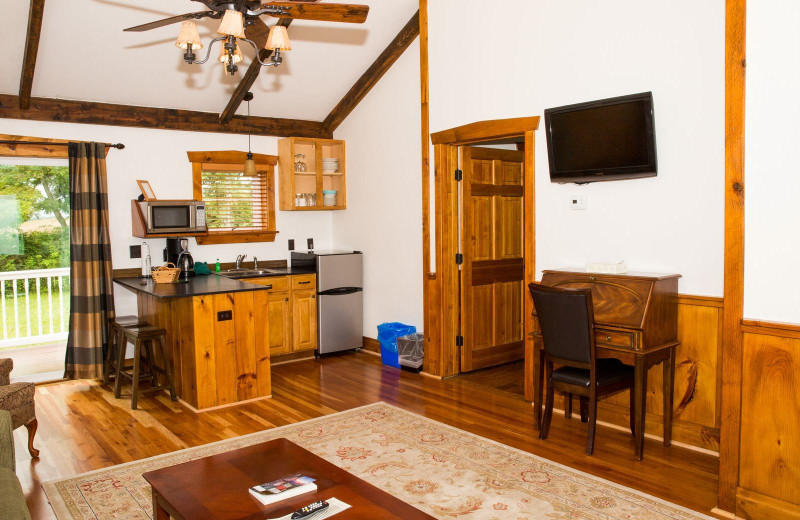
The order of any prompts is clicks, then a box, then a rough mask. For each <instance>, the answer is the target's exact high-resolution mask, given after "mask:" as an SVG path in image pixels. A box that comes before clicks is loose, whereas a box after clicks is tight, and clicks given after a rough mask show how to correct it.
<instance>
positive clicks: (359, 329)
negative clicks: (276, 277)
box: [292, 251, 364, 354]
mask: <svg viewBox="0 0 800 520" xmlns="http://www.w3.org/2000/svg"><path fill="white" fill-rule="evenodd" d="M362 259H363V255H362V253H361V252H360V251H309V252H308V253H297V252H292V268H293V269H294V268H312V269H314V270H315V271H316V273H317V334H318V337H317V341H318V343H317V344H318V345H319V353H320V354H328V353H330V352H339V351H341V350H350V349H354V348H360V347H361V346H362V345H363V342H364V325H363V321H364V304H363V294H364V293H363V280H364V279H363V261H362Z"/></svg>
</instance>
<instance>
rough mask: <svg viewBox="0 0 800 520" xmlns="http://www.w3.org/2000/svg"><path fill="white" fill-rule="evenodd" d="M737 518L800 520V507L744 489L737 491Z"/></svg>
mask: <svg viewBox="0 0 800 520" xmlns="http://www.w3.org/2000/svg"><path fill="white" fill-rule="evenodd" d="M736 518H746V519H756V518H763V519H768V520H800V506H798V505H797V504H791V503H789V502H784V501H783V500H778V499H777V498H772V497H769V496H767V495H762V494H761V493H756V492H754V491H750V490H748V489H744V488H738V489H737V490H736Z"/></svg>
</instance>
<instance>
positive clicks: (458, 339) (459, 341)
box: [456, 336, 464, 347]
mask: <svg viewBox="0 0 800 520" xmlns="http://www.w3.org/2000/svg"><path fill="white" fill-rule="evenodd" d="M456 346H457V347H463V346H464V336H456Z"/></svg>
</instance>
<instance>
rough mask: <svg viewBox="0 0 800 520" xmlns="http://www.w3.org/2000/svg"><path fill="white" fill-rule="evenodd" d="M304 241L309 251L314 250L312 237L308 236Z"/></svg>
mask: <svg viewBox="0 0 800 520" xmlns="http://www.w3.org/2000/svg"><path fill="white" fill-rule="evenodd" d="M306 243H307V244H308V250H309V251H313V250H314V239H313V238H309V239H308V240H306Z"/></svg>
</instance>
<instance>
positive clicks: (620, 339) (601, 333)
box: [594, 328, 636, 350]
mask: <svg viewBox="0 0 800 520" xmlns="http://www.w3.org/2000/svg"><path fill="white" fill-rule="evenodd" d="M594 342H595V343H596V344H597V345H609V346H612V347H623V348H629V349H631V350H633V349H635V348H636V338H635V335H634V333H632V332H623V331H619V330H610V329H601V328H595V329H594Z"/></svg>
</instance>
